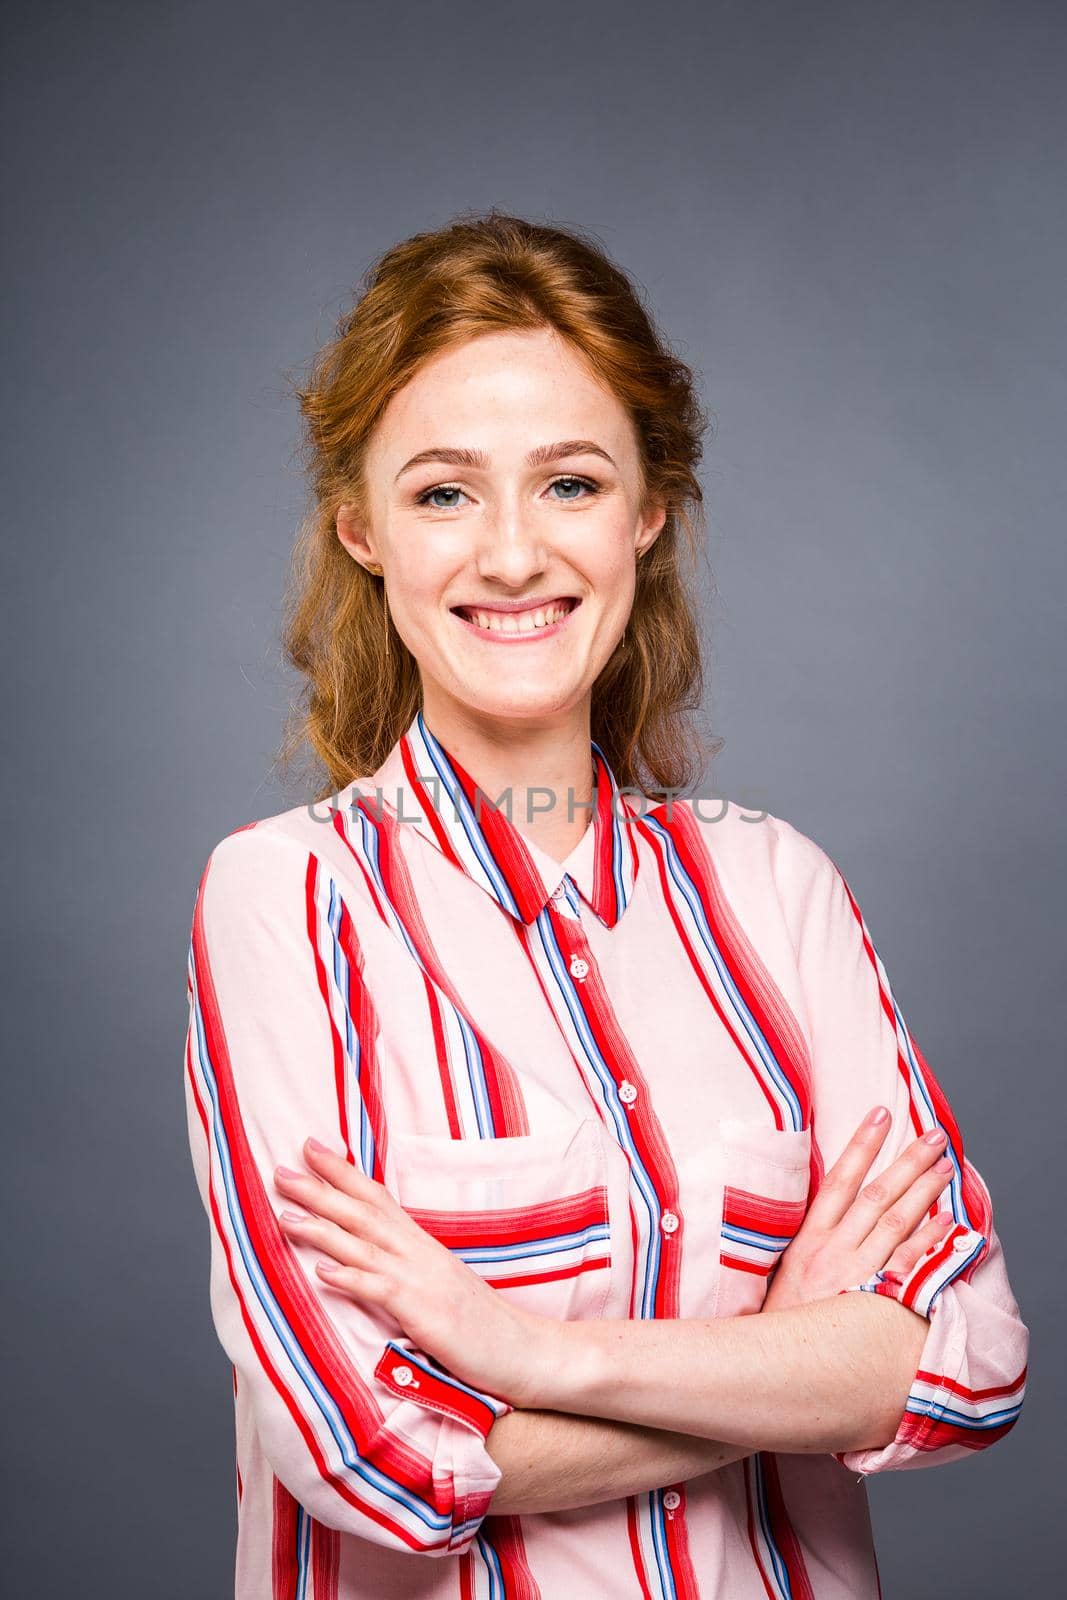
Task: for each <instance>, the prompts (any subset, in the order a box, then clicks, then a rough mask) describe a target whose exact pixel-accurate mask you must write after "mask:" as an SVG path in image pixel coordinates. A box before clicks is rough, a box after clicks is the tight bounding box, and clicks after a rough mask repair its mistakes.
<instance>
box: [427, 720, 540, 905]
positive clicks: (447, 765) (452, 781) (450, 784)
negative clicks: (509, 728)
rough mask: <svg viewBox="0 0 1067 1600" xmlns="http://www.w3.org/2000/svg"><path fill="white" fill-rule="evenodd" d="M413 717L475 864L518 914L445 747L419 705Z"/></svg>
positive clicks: (499, 896)
mask: <svg viewBox="0 0 1067 1600" xmlns="http://www.w3.org/2000/svg"><path fill="white" fill-rule="evenodd" d="M415 721H416V722H417V724H418V727H419V732H420V734H421V735H422V738H423V740H424V742H425V745H426V753H427V755H428V756H429V757H430V760H431V762H432V763H433V766H434V769H435V770H436V772H437V776H438V777H439V778H440V780H441V784H442V786H443V787H444V790H445V792H446V794H447V795H448V797H449V799H450V800H451V801H452V804H453V806H454V808H455V813H456V815H457V816H458V817H459V819H460V824H461V826H462V828H463V832H464V834H465V835H466V837H467V840H468V843H469V844H470V846H471V849H472V850H473V851H474V854H475V856H476V857H477V859H478V864H479V865H480V867H481V869H482V871H483V872H484V873H485V875H486V877H487V878H488V879H489V882H490V883H491V884H492V886H493V892H494V893H495V895H496V897H497V899H498V900H499V901H500V903H501V905H503V906H506V907H507V909H508V910H509V911H512V912H514V914H515V916H518V915H519V907H518V903H517V901H516V900H515V897H514V895H513V894H512V893H511V890H510V889H509V888H508V885H507V880H506V879H505V878H504V876H503V874H502V873H501V871H500V868H499V867H498V866H497V864H496V859H495V857H494V856H493V852H492V851H491V850H490V848H489V845H488V843H487V841H486V838H485V834H484V833H483V831H482V829H481V826H480V824H479V823H478V820H477V818H476V817H475V814H474V810H473V808H472V806H471V805H470V802H469V801H468V799H467V796H466V795H465V794H464V792H463V789H462V787H461V785H460V782H459V780H458V778H457V777H456V771H455V768H454V767H453V765H452V763H451V762H450V761H449V759H448V756H447V755H446V754H445V751H444V750H443V749H442V747H441V746H440V745H439V744H438V742H437V740H436V739H435V738H434V736H433V734H432V733H431V732H430V730H429V728H428V727H427V726H426V724H425V722H424V721H423V718H422V710H421V708H420V710H419V711H417V712H416V714H415ZM486 798H487V799H488V796H487V797H486Z"/></svg>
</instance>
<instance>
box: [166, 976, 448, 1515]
mask: <svg viewBox="0 0 1067 1600" xmlns="http://www.w3.org/2000/svg"><path fill="white" fill-rule="evenodd" d="M193 1012H194V1016H195V1022H196V1039H197V1059H198V1062H199V1066H200V1072H201V1077H202V1079H203V1082H204V1085H205V1087H206V1088H207V1091H208V1095H209V1098H210V1100H211V1107H212V1117H211V1122H212V1127H213V1129H214V1135H215V1146H216V1150H217V1152H218V1157H219V1166H220V1169H221V1172H222V1180H223V1188H224V1191H225V1196H226V1209H227V1212H228V1214H229V1218H230V1223H231V1226H232V1228H233V1233H234V1237H235V1239H236V1242H237V1247H238V1250H239V1251H240V1254H241V1259H242V1261H243V1262H244V1266H245V1271H246V1272H247V1274H248V1277H249V1280H250V1282H251V1284H252V1288H253V1290H254V1292H255V1295H256V1299H257V1300H258V1301H259V1304H260V1306H261V1307H262V1309H263V1312H264V1314H265V1315H266V1317H267V1320H268V1321H269V1322H270V1325H271V1327H272V1328H273V1330H274V1333H275V1336H276V1337H277V1339H278V1342H279V1344H280V1345H281V1347H282V1349H283V1350H284V1351H285V1354H286V1355H287V1356H288V1357H289V1360H290V1362H291V1363H292V1366H293V1369H294V1371H295V1372H296V1374H297V1375H298V1376H299V1377H300V1379H301V1380H302V1382H303V1385H304V1388H305V1390H306V1391H307V1394H308V1395H309V1397H310V1398H311V1399H312V1400H313V1401H314V1403H315V1405H316V1407H317V1409H318V1411H319V1414H320V1415H321V1417H322V1418H323V1420H324V1422H325V1423H326V1425H327V1427H328V1428H329V1430H330V1433H331V1434H332V1435H333V1438H334V1441H335V1443H336V1445H337V1448H338V1450H339V1451H340V1454H341V1459H342V1461H343V1462H344V1464H345V1466H346V1467H348V1469H349V1470H350V1471H352V1472H354V1473H356V1475H357V1476H358V1477H360V1478H362V1479H363V1481H364V1482H365V1483H368V1484H370V1485H372V1486H373V1487H374V1488H376V1489H379V1490H380V1491H381V1492H382V1493H383V1494H385V1495H386V1496H387V1497H388V1498H389V1499H391V1500H394V1501H395V1502H396V1503H397V1504H398V1505H401V1506H403V1507H404V1508H405V1509H406V1510H408V1511H411V1512H413V1513H414V1514H415V1516H417V1517H418V1518H419V1520H420V1521H421V1522H422V1523H424V1524H425V1526H426V1527H427V1528H430V1529H432V1530H433V1531H434V1532H435V1533H443V1532H446V1531H447V1530H448V1528H449V1526H450V1524H449V1518H448V1517H447V1516H446V1515H445V1514H444V1513H443V1512H438V1511H434V1509H433V1508H432V1506H429V1505H427V1504H426V1502H425V1501H424V1500H420V1499H419V1497H418V1496H417V1495H416V1494H415V1493H413V1492H412V1491H411V1490H409V1489H407V1488H406V1487H405V1486H404V1485H403V1484H400V1483H397V1482H396V1481H395V1480H394V1479H392V1478H389V1477H387V1476H386V1475H385V1473H384V1472H382V1471H380V1470H379V1468H377V1467H375V1466H374V1465H373V1464H372V1463H371V1462H368V1461H365V1460H364V1458H363V1457H362V1456H361V1455H360V1454H359V1450H358V1448H357V1446H356V1442H355V1440H354V1439H353V1438H352V1435H351V1433H350V1432H349V1430H348V1426H347V1424H346V1423H345V1420H344V1418H343V1417H342V1416H341V1413H340V1411H339V1410H338V1408H337V1405H336V1402H335V1401H334V1399H333V1396H332V1395H331V1394H330V1393H329V1391H328V1390H327V1389H326V1388H325V1386H324V1385H323V1383H322V1382H321V1380H320V1379H319V1376H318V1374H317V1373H316V1372H315V1370H314V1368H313V1367H312V1366H311V1364H310V1362H309V1361H308V1359H307V1357H306V1356H305V1354H304V1351H303V1350H302V1349H301V1347H300V1344H299V1341H298V1340H297V1338H296V1336H295V1334H294V1333H293V1330H292V1328H291V1327H290V1326H289V1323H288V1321H287V1319H286V1318H285V1316H284V1314H283V1313H282V1310H281V1307H280V1306H279V1305H278V1302H277V1301H276V1300H275V1298H274V1296H273V1295H272V1294H271V1292H270V1289H269V1288H268V1286H267V1282H266V1278H265V1276H264V1274H263V1269H262V1267H261V1266H260V1263H259V1259H258V1257H257V1256H256V1253H255V1251H254V1249H253V1247H252V1242H251V1239H250V1238H249V1236H248V1231H247V1228H246V1226H245V1221H244V1217H243V1215H242V1213H241V1208H240V1205H239V1203H238V1200H237V1193H236V1187H235V1183H234V1176H233V1162H232V1158H231V1155H230V1148H229V1144H228V1142H227V1139H226V1133H225V1129H224V1127H223V1122H222V1111H221V1106H220V1102H219V1093H218V1082H217V1080H216V1076H215V1072H214V1069H213V1067H212V1065H211V1058H210V1055H209V1052H208V1049H207V1040H206V1037H205V1033H204V1019H203V1012H202V1010H201V1006H200V999H199V986H198V984H197V983H196V980H195V977H194V986H193Z"/></svg>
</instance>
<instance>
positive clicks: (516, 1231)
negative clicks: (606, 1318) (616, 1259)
mask: <svg viewBox="0 0 1067 1600" xmlns="http://www.w3.org/2000/svg"><path fill="white" fill-rule="evenodd" d="M602 1140H603V1134H602V1132H601V1130H600V1127H599V1124H598V1123H597V1122H596V1120H595V1119H594V1118H592V1117H589V1118H585V1119H583V1120H582V1121H581V1122H579V1123H577V1124H576V1125H574V1126H572V1127H571V1128H568V1129H563V1130H561V1131H559V1132H558V1133H543V1134H522V1135H519V1136H517V1137H515V1138H510V1139H443V1138H440V1137H439V1136H437V1135H429V1134H393V1135H392V1136H391V1138H390V1141H389V1147H390V1157H391V1165H392V1168H393V1183H392V1185H391V1187H392V1189H393V1193H394V1194H395V1195H396V1197H397V1199H398V1200H399V1202H400V1204H401V1205H402V1206H403V1207H404V1209H405V1211H407V1212H408V1213H409V1214H410V1215H411V1216H412V1218H413V1219H414V1220H415V1221H416V1222H417V1223H418V1224H419V1226H420V1227H421V1228H425V1230H426V1232H427V1233H430V1234H432V1235H433V1236H434V1238H435V1239H439V1240H440V1241H441V1243H442V1244H444V1245H447V1247H448V1248H449V1249H450V1250H452V1251H454V1252H455V1254H456V1255H458V1256H459V1257H460V1258H461V1260H463V1261H465V1262H466V1263H467V1265H468V1266H469V1267H470V1268H471V1270H472V1271H474V1272H476V1273H478V1275H479V1276H480V1277H481V1278H483V1279H484V1280H485V1281H486V1282H487V1283H489V1284H491V1285H492V1287H493V1288H494V1289H498V1290H499V1291H500V1292H501V1293H502V1294H506V1295H507V1296H508V1297H509V1298H511V1299H513V1300H515V1302H516V1303H517V1304H519V1305H521V1306H523V1307H524V1308H526V1309H528V1310H530V1311H536V1312H538V1313H539V1314H540V1315H542V1316H548V1317H554V1318H556V1319H557V1320H558V1321H566V1320H570V1319H574V1318H579V1317H581V1318H594V1317H599V1316H600V1315H601V1314H602V1312H603V1308H604V1304H605V1301H606V1299H607V1295H608V1291H609V1288H610V1286H611V1265H612V1251H611V1240H612V1227H611V1221H610V1208H609V1204H608V1190H607V1173H606V1164H605V1152H604V1147H603V1143H602Z"/></svg>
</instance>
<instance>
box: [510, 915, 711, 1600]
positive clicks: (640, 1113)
mask: <svg viewBox="0 0 1067 1600" xmlns="http://www.w3.org/2000/svg"><path fill="white" fill-rule="evenodd" d="M549 915H550V921H551V926H552V928H553V930H554V932H555V935H556V938H557V939H558V941H559V947H560V950H561V952H562V953H563V956H564V959H565V961H566V962H567V964H568V965H569V962H570V958H571V957H572V956H574V955H580V956H581V957H582V958H583V960H584V961H585V962H586V963H587V966H588V971H587V974H586V976H585V978H584V979H583V980H581V981H579V982H575V983H574V985H573V990H572V992H573V995H574V997H575V998H576V999H577V1001H578V1004H579V1005H580V1006H581V1008H582V1011H583V1013H584V1016H585V1019H586V1023H587V1025H588V1028H589V1031H590V1032H591V1033H592V1035H593V1038H594V1040H595V1043H596V1048H597V1050H598V1051H599V1053H600V1055H601V1057H602V1059H603V1061H604V1063H605V1065H606V1067H607V1069H608V1072H609V1074H610V1076H611V1078H612V1080H613V1082H614V1083H615V1084H616V1085H618V1084H620V1083H622V1082H623V1080H624V1079H628V1080H629V1081H630V1082H631V1083H632V1084H634V1085H635V1087H636V1088H637V1091H638V1094H637V1099H636V1100H635V1101H634V1102H633V1104H632V1105H631V1106H630V1108H629V1110H628V1118H629V1128H630V1136H631V1138H632V1139H633V1142H634V1145H635V1146H636V1149H637V1152H638V1157H639V1160H640V1161H641V1164H642V1166H643V1167H644V1170H645V1172H646V1173H647V1174H648V1178H649V1181H650V1182H651V1184H652V1188H653V1192H654V1194H655V1195H656V1197H657V1200H658V1202H659V1205H660V1210H661V1212H662V1211H668V1210H669V1211H674V1212H675V1213H676V1215H677V1216H678V1227H677V1229H676V1230H675V1232H674V1233H673V1234H670V1235H662V1234H661V1236H660V1237H661V1241H662V1248H661V1250H660V1270H659V1275H658V1279H657V1284H656V1292H655V1301H654V1304H653V1308H652V1315H653V1316H655V1317H662V1318H668V1319H670V1318H677V1316H678V1306H679V1287H680V1282H681V1263H682V1248H683V1236H684V1233H685V1218H684V1217H683V1216H682V1215H681V1213H680V1211H679V1205H678V1175H677V1172H676V1170H675V1166H674V1159H673V1157H672V1155H671V1151H670V1147H669V1145H668V1143H667V1140H666V1138H665V1136H664V1133H663V1128H662V1126H661V1124H660V1121H659V1118H658V1117H657V1115H656V1113H655V1111H654V1110H653V1109H652V1105H653V1097H652V1096H651V1095H650V1094H649V1092H648V1084H647V1081H646V1079H645V1076H644V1073H643V1072H642V1071H641V1068H640V1066H639V1064H638V1061H637V1057H636V1056H635V1055H634V1053H633V1050H632V1049H631V1047H630V1043H629V1040H628V1039H627V1037H626V1035H625V1033H624V1032H623V1030H622V1028H621V1027H620V1025H619V1020H618V1017H617V1016H616V1015H615V1011H614V1008H613V1007H612V1005H611V1002H610V999H609V997H608V995H607V993H606V991H605V989H604V986H603V983H602V981H601V977H600V969H599V966H598V965H597V961H596V957H595V956H594V954H593V951H592V949H591V948H590V945H589V942H588V940H587V939H586V937H585V932H584V929H583V928H582V925H581V923H580V922H579V921H576V920H575V919H573V918H571V917H562V916H559V915H558V914H557V913H556V912H555V910H554V908H553V909H551V910H550V913H549ZM514 926H515V928H516V932H517V933H518V935H519V938H520V942H521V944H522V946H523V949H524V951H525V953H526V955H527V958H528V959H529V962H530V965H531V967H532V968H533V970H534V972H535V973H537V974H538V976H540V972H539V969H538V966H537V962H536V960H535V959H534V956H533V952H532V935H531V933H530V930H529V928H528V927H526V925H525V924H523V925H521V926H520V925H519V924H518V923H515V924H514ZM543 987H544V986H543V984H542V988H543ZM546 998H548V997H547V996H546ZM557 1005H558V1002H556V1003H555V1004H554V1003H553V1002H552V999H551V998H549V1009H550V1011H551V1014H552V1016H553V1017H554V1018H555V1020H556V1023H557V1026H558V1027H559V1029H560V1032H561V1033H562V1034H563V1037H564V1040H565V1041H566V1042H567V1046H568V1049H570V1048H571V1045H570V1041H569V1039H568V1038H567V1034H566V1033H565V1032H564V1030H563V1026H562V1024H561V1022H560V1018H559V1013H558V1010H557ZM579 1066H581V1063H579ZM582 1078H583V1081H585V1070H584V1069H583V1070H582ZM593 1105H594V1107H595V1109H596V1112H597V1115H598V1116H599V1117H600V1118H601V1120H602V1121H604V1122H605V1125H606V1126H607V1127H608V1131H609V1132H610V1133H611V1135H612V1138H615V1134H614V1132H613V1130H612V1127H611V1124H610V1122H609V1121H608V1120H607V1117H606V1113H605V1109H604V1106H603V1104H602V1102H601V1101H600V1100H598V1099H595V1098H594V1099H593ZM629 1202H630V1218H631V1232H632V1235H633V1240H634V1256H633V1260H634V1269H633V1276H632V1279H631V1284H630V1316H631V1318H632V1317H633V1316H634V1314H635V1310H636V1307H637V1302H638V1284H639V1282H640V1277H641V1272H642V1268H643V1266H644V1261H643V1257H642V1252H641V1250H640V1248H639V1242H638V1224H637V1217H636V1213H635V1209H634V1206H635V1202H634V1195H633V1188H632V1185H631V1188H630V1194H629ZM657 1223H658V1219H657V1218H653V1219H651V1226H652V1227H653V1228H655V1227H656V1226H657ZM637 1515H638V1511H637V1498H636V1497H635V1496H629V1497H628V1506H627V1517H628V1519H630V1520H631V1523H632V1526H631V1528H630V1546H631V1550H632V1552H633V1557H634V1570H635V1572H636V1574H637V1575H638V1577H639V1579H640V1582H641V1587H642V1593H644V1594H648V1592H649V1591H648V1583H647V1580H646V1577H645V1574H644V1570H643V1568H644V1556H643V1553H642V1551H641V1545H640V1540H639V1538H638V1537H637V1528H636V1521H635V1520H634V1519H636V1517H637ZM681 1522H684V1518H682V1519H680V1521H679V1524H678V1527H677V1528H676V1530H675V1531H676V1532H677V1533H679V1534H680V1533H681ZM671 1575H672V1577H673V1580H674V1587H675V1593H676V1595H677V1597H678V1600H696V1597H697V1596H698V1595H699V1592H700V1590H699V1586H698V1583H697V1577H696V1572H695V1570H694V1567H693V1563H692V1560H691V1559H690V1555H689V1548H688V1541H687V1540H686V1539H683V1538H681V1537H679V1538H676V1539H675V1540H674V1543H673V1549H672V1554H671ZM658 1587H659V1582H658V1580H657V1588H658Z"/></svg>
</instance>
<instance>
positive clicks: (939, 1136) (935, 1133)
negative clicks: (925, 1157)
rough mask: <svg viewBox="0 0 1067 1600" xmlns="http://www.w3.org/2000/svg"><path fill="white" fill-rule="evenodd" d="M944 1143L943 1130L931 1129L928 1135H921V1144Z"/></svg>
mask: <svg viewBox="0 0 1067 1600" xmlns="http://www.w3.org/2000/svg"><path fill="white" fill-rule="evenodd" d="M944 1141H945V1130H944V1128H931V1129H930V1132H929V1133H924V1134H923V1144H943V1143H944Z"/></svg>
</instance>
